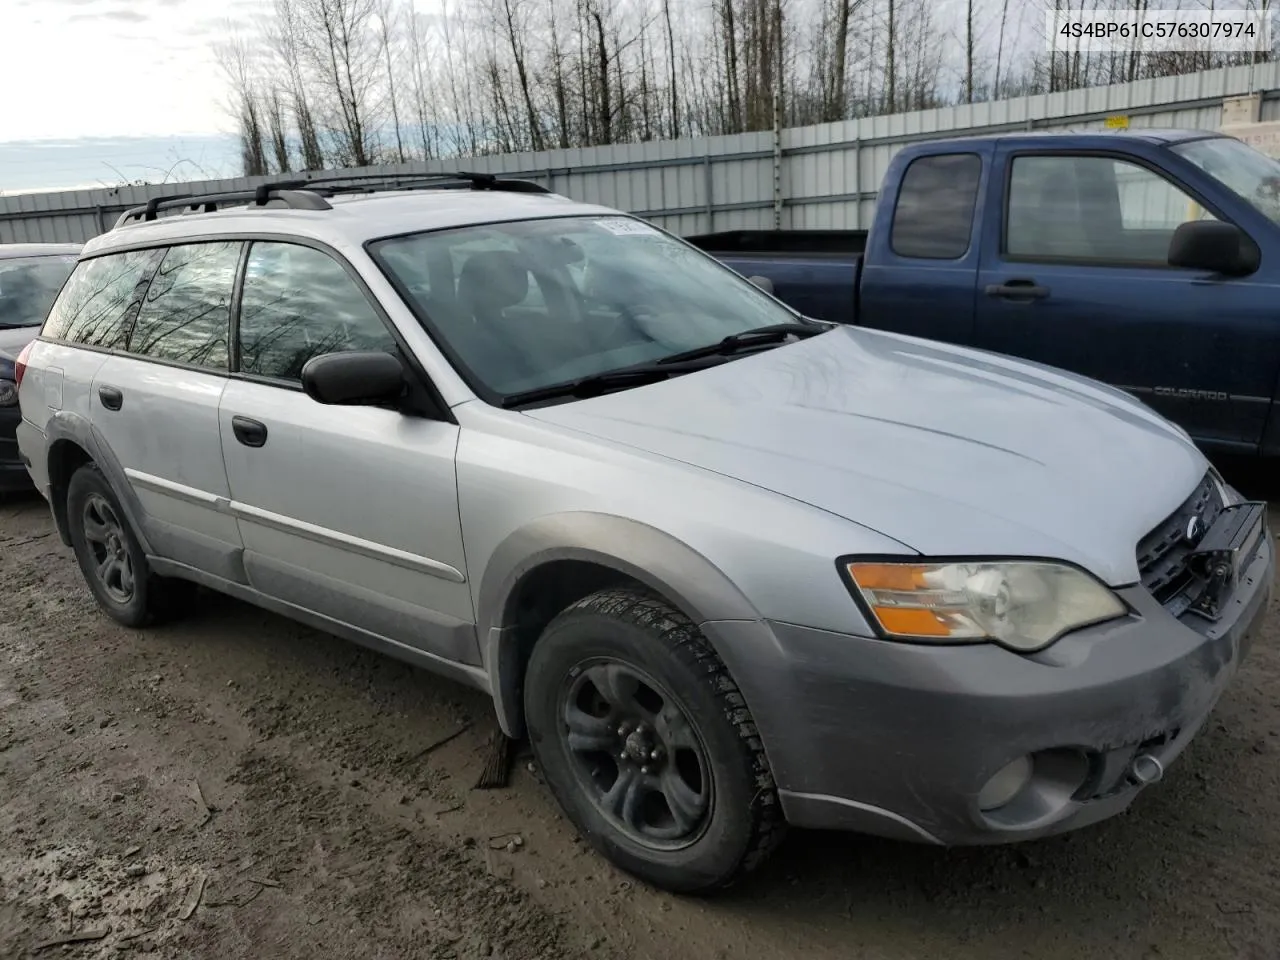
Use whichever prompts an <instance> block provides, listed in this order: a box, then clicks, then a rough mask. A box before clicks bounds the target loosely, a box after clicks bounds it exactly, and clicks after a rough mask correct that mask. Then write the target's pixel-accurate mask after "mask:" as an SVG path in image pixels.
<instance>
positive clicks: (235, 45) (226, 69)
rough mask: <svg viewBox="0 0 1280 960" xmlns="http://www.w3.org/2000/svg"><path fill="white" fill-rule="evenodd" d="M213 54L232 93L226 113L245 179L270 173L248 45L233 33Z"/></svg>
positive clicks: (256, 84)
mask: <svg viewBox="0 0 1280 960" xmlns="http://www.w3.org/2000/svg"><path fill="white" fill-rule="evenodd" d="M215 54H216V55H217V57H218V61H219V65H220V67H221V68H222V72H223V75H224V76H225V77H226V80H227V84H228V86H229V87H230V90H231V100H230V104H229V112H230V113H231V115H232V117H234V118H235V121H236V125H237V127H238V128H239V135H240V166H241V169H242V170H243V172H244V175H245V176H246V177H252V176H258V175H260V174H264V173H269V172H270V168H269V167H268V164H267V149H266V144H265V142H264V130H263V123H262V103H261V99H260V93H259V88H260V86H261V82H260V80H259V78H258V77H257V76H256V74H255V69H254V59H253V55H252V53H251V52H250V48H249V45H248V44H247V43H246V41H245V40H244V39H243V38H241V37H240V36H238V35H237V34H235V33H234V31H232V32H231V37H230V39H229V40H226V41H224V42H223V43H221V44H219V45H218V46H217V47H216V48H215Z"/></svg>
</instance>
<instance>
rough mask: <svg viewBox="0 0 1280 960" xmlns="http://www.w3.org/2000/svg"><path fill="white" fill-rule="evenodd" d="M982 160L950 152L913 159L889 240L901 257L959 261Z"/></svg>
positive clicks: (966, 242)
mask: <svg viewBox="0 0 1280 960" xmlns="http://www.w3.org/2000/svg"><path fill="white" fill-rule="evenodd" d="M981 176H982V159H981V158H980V157H979V156H978V155H977V154H974V153H948V154H941V155H938V156H932V157H920V158H919V159H918V160H913V161H911V164H910V166H908V167H907V172H906V173H905V174H904V175H903V177H902V188H901V189H900V190H899V192H898V203H897V206H896V207H895V208H894V211H893V231H892V233H891V235H890V243H891V245H892V247H893V252H894V253H896V254H897V255H898V256H900V257H922V258H925V259H929V260H958V259H959V258H961V257H963V256H964V255H965V252H966V251H967V250H968V249H969V234H970V233H971V232H972V230H973V207H974V202H975V201H976V200H977V198H978V179H979V177H981Z"/></svg>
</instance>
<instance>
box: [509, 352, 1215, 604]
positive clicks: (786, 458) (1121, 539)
mask: <svg viewBox="0 0 1280 960" xmlns="http://www.w3.org/2000/svg"><path fill="white" fill-rule="evenodd" d="M527 412H528V415H530V416H532V417H536V418H537V419H539V420H541V421H543V422H546V423H552V424H556V425H558V426H560V427H562V428H568V429H572V430H575V431H579V432H582V433H586V434H590V435H592V436H595V437H598V438H601V439H604V440H608V441H612V442H615V443H619V444H624V445H627V446H630V447H633V448H638V449H641V450H644V451H647V452H649V453H651V454H656V455H660V456H663V457H666V458H670V459H673V460H677V461H682V462H684V463H687V464H690V465H693V466H696V467H700V468H702V469H705V470H709V471H713V472H715V473H718V474H722V475H724V476H727V477H732V478H735V479H737V480H740V481H743V482H746V483H750V484H753V485H755V486H759V487H763V488H766V489H768V490H771V491H774V492H776V493H778V494H781V495H784V496H787V497H790V498H793V499H795V500H798V501H802V502H804V503H807V504H810V505H812V506H814V507H817V508H820V509H822V510H825V511H828V512H830V513H832V514H836V515H838V516H840V517H843V518H846V519H848V520H850V521H853V522H855V523H857V524H860V525H862V526H865V527H869V528H871V529H874V530H876V531H877V532H879V533H881V534H883V535H885V536H888V537H891V538H893V539H895V540H897V541H899V542H900V543H902V544H904V545H906V546H908V547H910V548H911V549H913V550H916V551H918V552H920V553H922V554H926V555H931V556H965V555H981V556H993V555H994V556H1017V557H1051V558H1055V559H1061V560H1067V561H1070V562H1072V563H1075V564H1078V565H1080V566H1082V567H1084V568H1085V569H1087V570H1090V571H1091V572H1093V573H1094V574H1095V575H1097V576H1098V577H1100V578H1101V579H1102V580H1104V581H1105V582H1107V583H1109V584H1111V585H1112V586H1120V585H1123V584H1127V583H1132V582H1135V581H1136V580H1137V579H1138V569H1137V558H1136V555H1135V548H1136V546H1137V543H1138V540H1139V539H1140V538H1141V537H1142V536H1143V535H1144V534H1145V533H1147V532H1148V531H1149V530H1150V529H1151V528H1152V527H1154V526H1155V525H1156V524H1157V523H1159V522H1160V521H1161V520H1163V519H1164V518H1166V517H1167V516H1168V515H1169V514H1170V513H1172V512H1173V511H1174V510H1175V509H1176V508H1177V507H1178V505H1179V504H1181V502H1182V501H1183V500H1184V499H1185V498H1186V497H1187V496H1189V495H1190V493H1191V491H1192V489H1193V488H1194V487H1195V486H1196V484H1197V483H1198V482H1199V481H1200V480H1201V479H1202V477H1203V476H1204V473H1205V471H1206V470H1207V469H1208V463H1207V462H1206V460H1205V459H1204V457H1203V455H1202V454H1201V453H1200V452H1199V451H1198V450H1197V449H1196V448H1195V446H1194V445H1193V444H1192V443H1191V442H1190V441H1189V440H1188V439H1187V437H1186V435H1185V434H1184V433H1182V432H1181V431H1180V430H1179V429H1178V428H1177V427H1174V426H1173V425H1171V424H1170V423H1169V422H1168V421H1166V420H1164V419H1163V418H1161V417H1160V416H1158V415H1157V414H1155V413H1154V412H1152V411H1151V410H1149V409H1148V408H1147V407H1145V406H1143V405H1142V404H1140V403H1138V402H1137V401H1136V400H1134V399H1133V398H1132V397H1130V396H1129V395H1127V394H1125V393H1122V392H1121V391H1119V390H1115V389H1113V388H1110V387H1107V386H1104V385H1102V384H1099V383H1096V382H1094V381H1091V380H1087V379H1084V378H1081V377H1076V376H1073V375H1071V374H1068V373H1064V372H1062V371H1059V370H1055V369H1053V368H1050V367H1044V366H1040V365H1037V364H1030V363H1024V362H1022V361H1018V360H1014V359H1012V358H1009V357H1004V356H999V355H996V354H988V353H984V352H982V351H978V350H970V349H966V348H961V347H953V346H950V345H947V344H941V343H935V342H932V341H925V340H919V339H915V338H910V337H902V336H897V335H894V334H886V333H882V332H878V331H868V330H860V329H855V328H850V327H841V328H837V329H835V330H833V331H831V332H829V333H825V334H823V335H821V336H817V337H813V338H810V339H808V340H805V341H801V342H798V343H793V344H790V345H787V346H783V347H778V348H776V349H773V350H769V351H766V352H761V353H757V354H753V355H750V356H747V357H743V358H741V359H739V360H735V361H732V362H728V363H724V364H720V365H717V366H715V367H711V368H709V369H706V370H702V371H698V372H696V373H692V374H687V375H684V376H679V377H674V378H672V379H671V380H667V381H664V382H662V383H657V384H653V385H651V386H645V387H640V388H636V389H632V390H627V391H623V392H619V393H613V394H608V395H606V396H602V397H598V398H593V399H590V400H583V401H577V402H572V403H566V404H560V405H556V406H549V407H542V408H536V409H532V410H529V411H527ZM750 522H752V521H751V518H750V517H746V516H744V517H743V523H750Z"/></svg>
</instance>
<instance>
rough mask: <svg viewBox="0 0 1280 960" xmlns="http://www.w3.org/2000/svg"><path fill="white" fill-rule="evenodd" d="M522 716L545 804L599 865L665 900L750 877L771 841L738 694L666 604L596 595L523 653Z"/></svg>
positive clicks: (772, 827)
mask: <svg viewBox="0 0 1280 960" xmlns="http://www.w3.org/2000/svg"><path fill="white" fill-rule="evenodd" d="M524 704H525V718H526V724H527V726H528V729H529V735H530V739H531V741H532V744H533V750H534V754H535V755H536V757H537V759H538V763H539V765H540V766H541V768H542V770H543V772H544V774H545V775H546V778H547V781H548V783H549V784H550V786H551V790H552V792H553V793H554V794H555V797H556V799H557V800H558V801H559V803H560V806H561V807H562V808H563V809H564V811H565V814H566V815H567V816H568V817H569V819H570V820H571V821H572V822H573V824H574V826H576V827H577V828H578V830H579V831H581V833H582V834H583V835H585V836H586V838H587V839H588V840H589V841H590V842H591V844H592V845H593V846H594V847H595V848H596V849H597V850H598V851H599V852H600V853H601V854H603V855H604V856H605V857H606V858H607V859H609V860H611V861H612V862H613V863H615V864H616V865H618V866H619V867H621V868H622V869H624V870H626V871H628V872H629V873H632V874H634V875H635V876H637V877H639V878H641V879H643V880H645V881H647V882H649V883H651V884H653V885H654V886H657V887H661V888H663V889H666V890H671V891H674V892H678V893H699V892H709V891H712V890H715V889H717V888H721V887H725V886H728V885H729V884H731V883H733V882H734V881H735V880H737V879H738V878H739V877H741V876H743V875H745V874H746V873H748V872H750V871H751V870H753V869H754V868H755V867H756V866H758V865H759V864H760V863H761V862H763V861H764V859H765V858H766V857H767V855H768V854H769V853H770V852H771V851H772V850H773V848H774V846H775V845H776V844H777V842H778V840H780V839H781V837H782V833H783V830H784V826H785V824H784V822H783V818H782V810H781V807H780V806H779V803H778V796H777V791H776V789H775V787H774V783H773V775H772V773H771V772H770V770H769V764H768V762H767V760H766V759H765V755H764V749H763V747H762V746H761V744H760V738H759V736H758V735H757V733H756V729H755V724H754V723H753V721H752V719H751V714H750V713H749V711H748V710H747V707H746V704H745V702H744V700H743V698H742V694H741V693H739V692H738V688H737V686H736V685H735V684H734V682H733V680H732V678H731V677H730V676H729V673H728V670H726V669H725V666H724V664H723V663H722V662H721V661H720V658H719V657H718V656H717V655H716V653H715V651H714V650H713V649H712V648H711V645H710V644H709V643H707V641H706V639H705V638H704V637H703V635H702V633H701V632H700V631H699V630H698V628H697V627H696V626H695V625H694V624H693V623H692V622H691V621H690V620H689V619H688V618H687V617H685V616H684V615H683V614H681V613H680V612H679V611H677V610H675V609H673V608H672V607H671V606H670V605H669V604H667V603H665V602H663V601H662V600H659V599H656V598H654V597H650V596H646V595H644V594H642V593H639V592H636V591H632V590H603V591H600V592H599V593H595V594H592V595H591V596H589V597H586V598H585V599H583V600H580V601H578V602H577V603H575V604H573V605H572V606H571V607H569V608H568V609H567V610H565V611H564V612H562V613H561V614H560V615H559V616H557V617H556V618H555V619H554V620H553V621H552V622H551V623H550V624H549V625H548V626H547V628H546V630H545V631H544V632H543V634H542V637H541V638H540V639H539V640H538V643H537V645H536V646H535V647H534V649H533V654H532V656H531V658H530V660H529V669H528V672H527V673H526V675H525V686H524Z"/></svg>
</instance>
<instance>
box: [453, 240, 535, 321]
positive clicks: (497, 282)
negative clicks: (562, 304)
mask: <svg viewBox="0 0 1280 960" xmlns="http://www.w3.org/2000/svg"><path fill="white" fill-rule="evenodd" d="M528 295H529V266H528V264H527V263H526V262H525V260H524V258H523V257H522V256H520V254H518V253H516V252H515V251H514V250H490V251H486V252H484V253H473V254H472V255H471V256H470V257H468V258H467V262H466V263H465V264H464V265H463V267H462V273H461V275H460V276H459V277H458V299H459V300H461V301H462V302H463V303H465V304H467V305H468V306H469V307H470V308H471V310H472V312H474V313H479V314H482V315H483V314H490V313H497V312H498V311H500V310H505V309H506V308H507V307H514V306H515V305H516V304H517V303H520V302H522V301H523V300H524V299H525V297H527V296H528ZM481 319H484V317H483V316H482V317H481Z"/></svg>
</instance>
